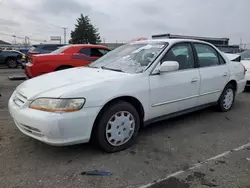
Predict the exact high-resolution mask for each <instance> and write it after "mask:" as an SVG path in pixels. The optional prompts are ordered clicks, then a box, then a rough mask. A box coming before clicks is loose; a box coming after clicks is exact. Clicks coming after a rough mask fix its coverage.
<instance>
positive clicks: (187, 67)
mask: <svg viewBox="0 0 250 188" xmlns="http://www.w3.org/2000/svg"><path fill="white" fill-rule="evenodd" d="M164 61H177V62H178V63H179V70H178V71H173V72H161V73H160V74H155V75H151V76H150V78H149V83H150V112H151V113H150V119H152V118H156V117H161V116H164V115H167V114H171V113H174V112H178V111H182V110H186V109H189V108H192V107H195V106H196V103H197V99H198V96H199V87H200V74H199V70H198V68H196V67H197V66H196V63H195V60H194V55H193V50H192V46H191V44H190V43H177V44H175V45H174V46H173V47H172V48H171V49H170V50H169V51H168V52H167V53H166V55H165V56H164V57H163V59H162V60H161V63H162V62H164Z"/></svg>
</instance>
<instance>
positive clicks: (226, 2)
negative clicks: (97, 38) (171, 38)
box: [0, 0, 250, 44]
mask: <svg viewBox="0 0 250 188" xmlns="http://www.w3.org/2000/svg"><path fill="white" fill-rule="evenodd" d="M0 12H1V13H0V33H1V34H0V40H1V39H2V40H6V41H10V42H11V41H12V40H13V39H12V37H8V36H4V35H2V34H11V35H12V34H14V35H16V36H20V37H24V36H29V37H30V38H31V39H39V40H49V38H50V36H58V35H60V36H63V30H62V29H61V27H68V28H69V30H68V31H67V32H68V35H67V39H69V37H70V35H69V33H70V31H71V30H72V29H74V24H75V23H76V18H77V17H79V16H80V14H81V13H82V14H83V15H89V16H90V18H91V20H92V23H93V24H94V25H95V26H96V27H98V28H99V31H100V34H101V38H102V39H103V38H104V39H105V41H106V42H115V41H118V42H121V41H123V42H125V41H128V40H131V39H133V38H137V37H149V38H150V37H151V36H152V35H153V34H161V33H172V34H184V35H198V36H211V37H229V38H230V39H231V43H235V44H239V43H240V38H242V39H243V43H250V24H249V21H250V19H249V18H250V0H238V1H236V0H126V1H125V0H0ZM19 40H20V39H19Z"/></svg>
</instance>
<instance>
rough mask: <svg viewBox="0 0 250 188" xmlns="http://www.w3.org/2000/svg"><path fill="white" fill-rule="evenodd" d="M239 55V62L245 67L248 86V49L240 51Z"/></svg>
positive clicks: (249, 85) (249, 61) (249, 80)
mask: <svg viewBox="0 0 250 188" xmlns="http://www.w3.org/2000/svg"><path fill="white" fill-rule="evenodd" d="M240 56H241V63H242V64H243V65H244V66H245V68H246V80H247V84H246V87H250V50H246V51H244V52H242V53H241V54H240Z"/></svg>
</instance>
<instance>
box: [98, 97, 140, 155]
mask: <svg viewBox="0 0 250 188" xmlns="http://www.w3.org/2000/svg"><path fill="white" fill-rule="evenodd" d="M96 123H97V124H96V127H95V130H94V131H95V137H94V139H96V141H97V143H98V144H99V146H100V147H101V148H102V149H104V150H105V151H106V152H109V153H113V152H118V151H121V150H124V149H127V148H129V147H130V146H131V145H133V144H134V143H135V140H136V137H137V134H138V131H139V127H140V117H139V114H138V112H137V111H136V109H135V108H134V107H133V105H131V104H130V103H127V102H124V101H119V102H116V103H114V104H112V105H110V106H109V107H108V108H106V109H105V110H104V112H103V114H102V115H101V116H100V118H98V121H97V122H96Z"/></svg>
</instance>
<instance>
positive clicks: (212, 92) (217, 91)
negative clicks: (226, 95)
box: [200, 90, 221, 97]
mask: <svg viewBox="0 0 250 188" xmlns="http://www.w3.org/2000/svg"><path fill="white" fill-rule="evenodd" d="M219 92H221V90H216V91H211V92H207V93H203V94H200V97H201V96H205V95H211V94H215V93H219Z"/></svg>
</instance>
